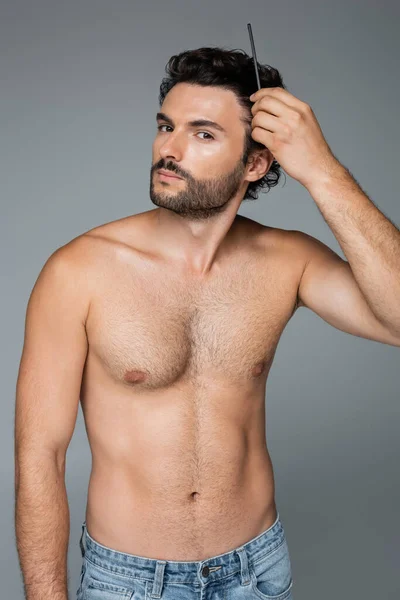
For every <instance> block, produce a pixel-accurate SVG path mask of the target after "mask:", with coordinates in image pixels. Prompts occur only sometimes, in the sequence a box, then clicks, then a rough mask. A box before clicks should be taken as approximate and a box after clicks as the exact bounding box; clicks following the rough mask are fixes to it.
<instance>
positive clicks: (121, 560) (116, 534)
mask: <svg viewBox="0 0 400 600" xmlns="http://www.w3.org/2000/svg"><path fill="white" fill-rule="evenodd" d="M252 68H253V67H252V65H249V69H252ZM267 76H268V75H267V74H265V73H264V72H262V81H266V79H265V77H267ZM256 99H257V102H256V103H255V104H254V105H253V108H252V112H253V116H254V115H257V116H256V117H255V118H254V119H253V122H252V131H251V135H252V136H253V139H254V140H256V141H258V143H259V144H262V143H263V142H262V140H263V139H264V140H265V144H264V146H263V149H262V150H258V152H256V153H255V154H254V155H253V159H254V160H249V161H247V162H246V164H243V162H242V161H241V156H242V152H243V147H244V140H245V135H246V130H245V127H244V124H243V121H242V120H241V119H242V117H243V114H244V113H243V111H244V109H243V106H242V105H240V104H239V102H238V99H237V96H236V94H235V93H234V92H233V91H232V90H230V89H224V88H222V87H218V86H217V85H213V86H205V85H200V84H198V83H196V82H194V83H193V82H192V83H190V82H186V81H184V82H179V81H178V82H177V83H176V85H174V86H173V87H172V88H171V89H170V91H169V92H168V94H167V95H166V96H165V98H164V102H163V104H162V107H161V110H162V113H159V114H158V118H157V124H158V130H157V134H156V136H155V140H154V143H153V149H152V167H151V174H150V198H151V200H152V202H153V203H154V204H155V205H156V206H157V208H155V209H153V210H149V211H147V212H143V213H140V214H136V215H132V216H128V217H126V218H122V219H119V220H117V221H114V222H111V223H107V224H105V225H101V226H99V227H95V228H94V229H91V230H90V231H88V232H86V233H84V234H82V235H80V236H78V237H77V238H75V239H73V240H72V241H71V242H69V243H68V244H66V245H65V246H63V247H61V248H59V249H57V250H56V252H54V254H52V256H51V257H50V258H49V259H48V261H47V262H46V264H45V266H44V268H43V269H42V271H41V273H40V275H39V277H38V280H37V282H36V284H35V286H34V289H33V291H32V294H31V297H30V299H29V303H28V308H27V318H26V329H25V340H24V348H23V353H22V358H21V364H20V371H19V376H18V383H17V399H16V424H15V426H16V431H15V453H16V463H15V464H16V533H17V544H18V552H19V557H20V562H21V567H22V571H23V575H24V583H25V593H26V597H27V598H28V600H39V599H40V600H50V599H51V600H66V599H67V597H68V596H67V549H68V540H69V533H70V527H69V509H68V502H67V495H66V488H65V479H64V476H65V464H66V452H67V448H68V445H69V442H70V440H71V437H72V434H73V431H74V427H75V422H76V417H77V411H78V405H79V399H81V406H82V411H83V415H84V419H85V426H86V431H87V435H88V441H89V444H90V449H91V453H92V460H93V462H92V471H91V475H90V482H89V489H88V500H87V510H86V518H85V522H84V524H83V526H82V538H81V550H82V556H83V557H84V561H83V563H82V571H81V577H80V582H79V589H78V591H77V595H78V598H79V599H86V600H92V599H93V600H95V599H97V600H101V599H104V600H110V599H113V600H117V599H119V598H125V599H129V598H131V599H132V600H144V599H145V598H146V599H147V600H148V599H149V598H153V597H154V598H163V599H164V600H183V599H186V598H188V599H192V598H193V600H194V599H195V598H196V599H197V600H209V599H210V600H211V599H213V600H246V599H248V600H250V599H251V598H261V599H265V600H268V599H271V598H275V599H279V600H287V599H289V598H290V599H291V598H292V589H291V588H292V583H293V580H292V576H291V567H290V560H289V554H288V548H287V544H286V540H285V535H284V530H283V526H282V523H281V521H280V518H279V513H278V511H277V507H276V504H275V500H274V474H273V468H272V464H271V460H270V456H269V453H268V449H267V445H266V440H265V391H266V381H267V377H268V373H269V371H270V369H271V365H272V362H273V358H274V355H275V352H276V348H277V344H278V341H279V338H280V336H281V334H282V331H283V330H284V328H285V326H286V324H287V323H288V321H289V320H290V319H291V317H292V316H293V314H294V312H295V310H296V309H297V308H298V307H299V306H306V307H308V308H310V309H311V310H313V311H315V312H316V313H317V314H318V315H320V316H321V317H322V318H323V319H324V320H326V321H327V322H328V323H330V324H332V325H333V326H334V327H337V328H338V329H341V330H342V331H346V332H349V333H351V334H354V335H357V336H360V337H364V338H368V339H372V340H376V341H379V342H382V343H385V344H391V345H394V346H400V318H399V316H400V315H399V312H398V297H399V290H400V285H399V279H400V278H399V273H398V266H396V265H398V264H399V260H398V258H397V259H396V260H395V257H394V253H397V257H398V256H399V252H400V239H399V238H400V236H399V232H398V230H397V229H396V228H395V227H394V226H393V224H392V223H391V222H390V221H389V220H387V219H386V218H385V217H384V216H383V215H382V213H380V212H379V211H378V209H377V208H376V207H375V206H374V205H373V204H372V202H371V201H370V200H369V199H368V198H367V197H366V196H365V195H364V194H363V192H362V191H361V189H360V188H359V187H358V186H357V185H356V183H355V182H354V179H353V178H352V177H351V175H350V174H349V173H348V171H347V170H346V169H345V168H344V167H343V166H341V165H340V163H338V161H337V160H336V159H334V157H333V155H331V158H330V162H329V161H328V160H327V156H329V154H328V153H327V151H326V145H324V140H323V138H322V134H321V133H320V130H319V129H318V127H317V124H316V121H315V117H314V116H313V113H312V112H311V111H310V110H305V111H304V115H305V116H304V120H303V121H302V120H299V121H296V120H294V119H292V120H290V118H288V114H290V115H293V113H294V111H295V110H296V109H297V110H303V109H305V106H304V103H301V102H300V101H299V100H297V99H295V98H294V96H292V95H291V94H289V92H287V91H286V90H284V89H283V88H282V87H273V88H272V89H271V88H268V87H267V86H266V87H264V88H262V89H261V90H259V91H258V92H257V97H256ZM250 106H251V104H250ZM288 110H289V111H290V110H291V112H290V113H288V112H287V111H288ZM285 111H286V112H285ZM272 113H274V114H275V115H279V117H278V116H275V117H273V119H274V120H275V121H274V123H276V125H269V122H268V118H269V117H270V116H271V114H272ZM196 119H203V120H208V121H213V122H215V123H217V125H212V124H211V123H206V122H202V123H198V124H197V125H196V124H195V125H194V124H189V122H190V121H193V120H196ZM279 119H282V120H285V119H286V122H287V123H292V127H293V128H294V129H293V131H292V134H293V135H291V136H290V138H291V139H290V140H287V141H286V142H285V143H283V142H282V139H283V138H284V136H283V134H282V136H281V137H280V131H281V130H280V129H279V127H280V125H279V123H280V121H279ZM250 120H251V116H250ZM270 123H272V121H270ZM298 123H301V126H302V127H304V129H303V130H302V131H299V127H300V126H299V125H298ZM296 124H297V125H296ZM275 126H276V127H277V130H276V132H275V134H274V133H271V132H273V131H274V127H275ZM296 127H297V129H296ZM285 131H287V130H285ZM263 135H265V137H264V138H263ZM274 135H275V138H273V136H274ZM267 140H268V143H267ZM325 144H326V143H325ZM306 146H307V147H306ZM318 152H319V154H318ZM318 155H320V156H321V157H322V158H321V162H320V161H317V160H316V157H318ZM274 157H275V159H276V160H278V157H279V162H280V164H282V165H283V166H284V168H285V170H286V172H288V173H289V174H291V175H292V176H293V177H296V178H297V179H298V180H299V181H301V182H302V183H303V184H304V185H306V186H307V189H308V190H309V191H310V193H311V195H312V196H313V198H314V200H315V201H316V202H317V204H318V207H319V209H320V210H321V212H322V214H323V216H324V217H325V218H326V220H327V221H328V222H329V224H330V226H331V227H332V229H333V230H334V232H335V234H336V235H337V238H338V240H339V241H340V243H341V244H342V247H343V248H344V250H345V252H346V256H347V257H348V258H349V261H350V263H349V262H347V261H344V260H342V259H341V258H340V257H339V256H338V255H337V254H336V253H334V252H333V251H332V250H331V249H330V248H328V247H327V246H325V245H324V244H322V243H321V242H319V241H318V240H316V239H315V238H312V237H311V236H309V235H307V234H305V233H302V232H300V231H292V230H291V231H289V230H284V229H278V228H274V227H269V226H264V225H262V224H260V223H257V222H256V221H253V220H251V219H248V218H245V217H243V216H240V215H238V214H237V213H238V209H239V207H240V204H241V202H242V200H243V198H244V196H245V194H246V190H247V189H248V186H249V184H253V185H254V182H258V181H260V180H261V179H262V178H263V177H264V176H265V175H266V174H267V173H268V171H269V169H270V167H271V164H272V161H273V160H274ZM296 157H297V159H296ZM322 159H323V160H322ZM307 161H308V162H307ZM311 163H312V164H313V165H314V167H313V168H311ZM160 169H164V170H166V171H167V172H170V173H171V174H173V175H177V176H179V178H171V177H164V176H162V175H161V174H160ZM303 171H306V173H303ZM302 175H304V179H302ZM344 197H345V200H344ZM344 203H346V210H344ZM366 221H368V228H364V223H365V222H366ZM377 231H379V232H382V236H381V239H380V241H379V245H378V243H377V241H376V237H377V236H376V232H377ZM383 232H384V234H383ZM395 268H396V269H397V275H396V273H395ZM395 275H396V277H395ZM396 286H397V287H396ZM396 310H397V313H396V312H395V311H396Z"/></svg>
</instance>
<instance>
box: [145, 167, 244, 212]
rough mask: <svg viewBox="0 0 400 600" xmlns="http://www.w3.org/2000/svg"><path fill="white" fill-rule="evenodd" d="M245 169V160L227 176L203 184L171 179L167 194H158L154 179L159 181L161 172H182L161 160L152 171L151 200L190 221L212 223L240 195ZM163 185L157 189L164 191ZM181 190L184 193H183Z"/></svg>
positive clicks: (200, 181) (196, 181) (188, 178)
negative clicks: (213, 218) (157, 178)
mask: <svg viewBox="0 0 400 600" xmlns="http://www.w3.org/2000/svg"><path fill="white" fill-rule="evenodd" d="M245 166H246V165H245V164H244V162H243V157H242V158H241V159H240V160H239V161H238V163H237V165H236V166H235V168H234V169H233V171H232V172H231V173H228V175H223V176H220V177H216V178H214V179H203V180H196V179H193V178H192V177H190V176H187V175H185V176H184V181H183V182H182V183H179V181H178V180H177V181H176V182H174V180H173V179H171V184H168V183H166V184H165V186H164V187H165V190H164V191H163V190H161V191H158V190H157V191H155V189H154V187H155V186H154V177H158V173H157V170H158V169H165V170H166V171H169V170H170V171H171V175H173V174H174V173H176V174H177V175H179V176H180V172H176V171H175V170H174V169H175V167H174V165H173V164H171V163H168V162H167V163H166V164H164V161H162V160H161V161H159V162H158V163H156V164H155V165H153V166H152V168H151V171H150V199H151V201H152V202H153V204H155V205H156V206H161V207H162V208H167V209H168V210H172V211H173V212H175V213H176V214H178V215H181V216H182V217H186V218H189V219H190V220H193V221H197V220H205V219H210V218H212V217H213V216H215V215H217V214H219V213H221V212H223V211H224V210H225V209H226V208H227V206H228V203H229V201H230V200H231V199H232V198H233V197H234V196H235V195H236V194H237V192H238V190H239V188H240V186H241V184H242V177H243V173H244V170H245ZM162 185H164V184H163V183H162V180H159V183H158V187H159V188H161V186H162ZM180 186H182V187H183V188H184V189H180Z"/></svg>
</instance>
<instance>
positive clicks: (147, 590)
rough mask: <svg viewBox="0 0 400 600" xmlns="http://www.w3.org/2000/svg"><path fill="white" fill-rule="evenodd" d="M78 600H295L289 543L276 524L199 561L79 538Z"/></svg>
mask: <svg viewBox="0 0 400 600" xmlns="http://www.w3.org/2000/svg"><path fill="white" fill-rule="evenodd" d="M79 543H80V548H81V553H82V558H83V562H82V569H81V575H80V582H79V588H78V590H77V600H151V599H155V598H161V599H162V600H251V599H256V598H261V600H293V596H292V585H293V580H292V571H291V564H290V558H289V551H288V545H287V541H286V537H285V532H284V529H283V525H282V523H281V520H280V517H279V513H278V516H277V518H276V520H275V523H274V524H273V525H271V527H269V528H268V529H266V530H265V531H263V532H262V533H260V534H259V535H258V536H256V537H254V538H252V539H251V540H249V541H248V542H246V543H245V544H242V545H241V546H240V547H239V548H236V549H235V550H231V551H230V552H226V553H224V554H218V555H217V556H212V557H211V558H206V559H204V560H196V561H176V560H158V559H153V558H146V557H143V556H137V555H135V554H126V553H124V552H119V551H117V550H113V549H112V548H108V547H107V546H103V545H102V544H99V543H98V542H96V541H95V540H94V539H93V538H92V537H91V536H90V535H89V533H88V531H87V527H86V521H84V522H83V525H82V535H81V539H80V542H79Z"/></svg>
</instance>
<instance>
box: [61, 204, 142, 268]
mask: <svg viewBox="0 0 400 600" xmlns="http://www.w3.org/2000/svg"><path fill="white" fill-rule="evenodd" d="M148 212H151V211H146V212H143V213H137V214H134V215H129V216H127V217H122V218H120V219H115V220H114V221H108V222H106V223H101V224H100V225H96V226H95V227H92V228H91V229H88V230H86V231H84V232H82V233H81V234H79V235H77V236H76V237H74V238H72V239H71V240H70V241H69V242H67V243H66V244H64V245H63V246H60V247H59V248H58V249H57V250H56V251H55V252H54V253H53V255H57V256H59V257H60V259H61V258H63V257H65V259H66V260H68V258H69V259H70V260H72V261H73V262H75V263H80V262H81V263H82V264H83V265H88V264H89V263H90V262H91V261H92V260H95V259H96V257H99V255H102V254H103V253H104V252H107V251H111V250H113V249H114V250H115V247H116V246H120V245H132V247H133V246H134V242H135V236H136V235H138V234H139V233H140V229H141V227H143V226H144V223H145V222H146V221H147V220H148V218H147V214H148Z"/></svg>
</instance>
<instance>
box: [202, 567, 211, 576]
mask: <svg viewBox="0 0 400 600" xmlns="http://www.w3.org/2000/svg"><path fill="white" fill-rule="evenodd" d="M209 572H210V567H209V566H208V565H206V566H205V567H203V568H202V570H201V574H202V575H204V577H208V574H209Z"/></svg>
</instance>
